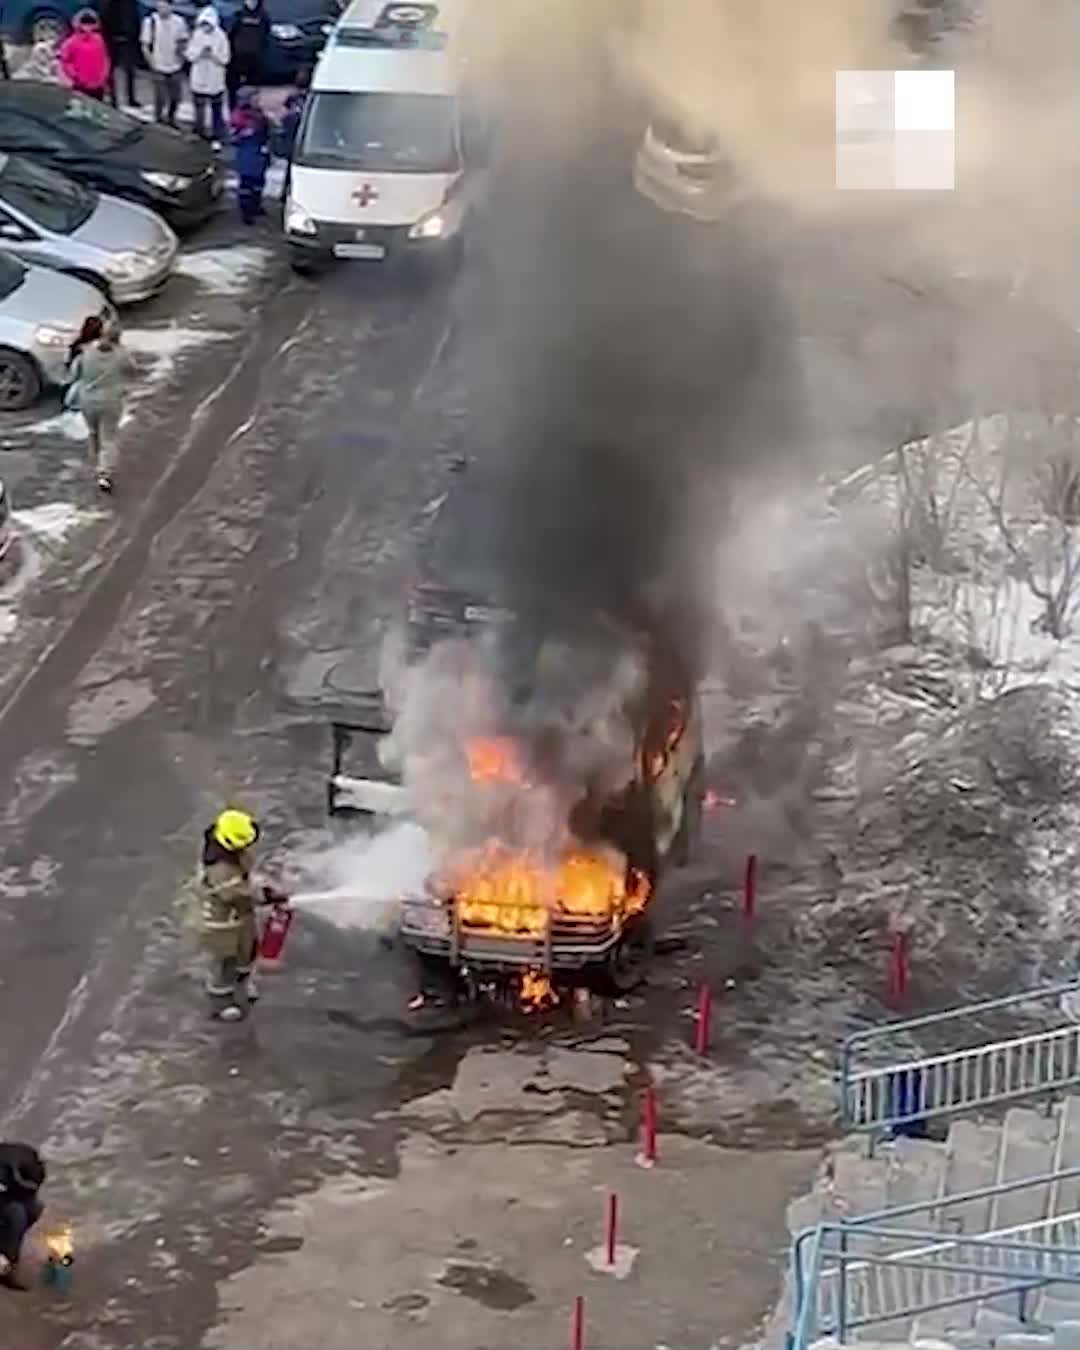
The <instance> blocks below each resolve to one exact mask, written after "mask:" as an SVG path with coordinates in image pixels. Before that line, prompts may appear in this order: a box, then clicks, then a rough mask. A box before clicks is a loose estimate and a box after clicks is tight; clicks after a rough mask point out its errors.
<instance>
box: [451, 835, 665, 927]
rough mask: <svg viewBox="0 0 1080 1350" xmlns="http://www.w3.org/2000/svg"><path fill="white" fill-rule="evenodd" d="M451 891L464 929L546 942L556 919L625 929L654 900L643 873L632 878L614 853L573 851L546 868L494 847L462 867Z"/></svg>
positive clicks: (540, 861) (531, 857) (537, 860)
mask: <svg viewBox="0 0 1080 1350" xmlns="http://www.w3.org/2000/svg"><path fill="white" fill-rule="evenodd" d="M452 885H453V893H454V897H455V902H456V905H457V914H458V920H459V921H460V923H461V924H462V925H463V926H464V927H467V928H479V929H485V930H487V931H488V932H491V933H498V934H502V935H506V936H528V937H539V936H542V935H543V934H544V933H545V932H546V931H547V928H548V925H549V923H550V921H551V919H552V918H553V917H558V918H559V919H561V920H563V921H573V920H575V919H576V920H581V921H596V920H607V921H612V922H618V923H621V922H623V921H624V920H625V919H627V918H629V917H630V916H631V915H633V914H638V913H640V912H641V910H643V909H644V908H645V905H646V903H647V902H648V899H649V883H648V879H647V878H646V877H645V875H644V873H642V872H638V871H636V870H631V871H630V872H629V873H628V872H627V868H626V865H625V861H624V860H623V859H622V858H620V856H619V855H618V854H617V853H615V852H614V851H613V850H611V851H601V850H589V849H581V848H579V849H571V850H570V851H568V852H567V853H566V854H565V855H564V856H563V858H562V859H561V861H560V862H558V863H546V862H545V861H544V860H543V859H541V858H538V857H537V856H535V855H533V854H530V853H527V852H517V851H514V850H511V849H508V848H506V847H505V846H503V845H501V844H491V845H489V846H488V847H487V848H485V849H481V850H480V851H479V852H478V853H475V854H473V855H472V856H471V857H469V858H466V859H463V860H462V861H461V864H460V866H459V868H458V870H457V874H456V877H455V878H454V880H453V882H452Z"/></svg>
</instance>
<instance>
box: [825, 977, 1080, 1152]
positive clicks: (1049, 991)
mask: <svg viewBox="0 0 1080 1350" xmlns="http://www.w3.org/2000/svg"><path fill="white" fill-rule="evenodd" d="M1069 995H1073V996H1074V997H1078V1001H1080V980H1071V981H1069V982H1067V983H1063V984H1056V985H1052V986H1048V987H1046V988H1043V989H1036V990H1029V991H1027V992H1025V993H1022V994H1013V995H1011V996H1009V997H1007V998H998V999H988V1000H986V1001H985V1002H982V1003H972V1004H968V1005H967V1006H965V1007H959V1008H952V1009H949V1010H947V1011H945V1012H940V1013H930V1014H928V1015H926V1016H923V1017H912V1018H907V1019H905V1020H903V1021H897V1022H886V1023H884V1024H883V1025H881V1026H878V1027H872V1028H869V1029H867V1030H862V1031H857V1032H855V1033H854V1034H853V1035H850V1036H848V1037H847V1039H846V1040H845V1041H844V1043H843V1047H842V1049H841V1054H840V1065H839V1073H838V1080H839V1081H838V1091H839V1108H840V1118H841V1121H842V1122H843V1124H844V1126H845V1127H846V1128H848V1129H851V1130H860V1131H865V1132H867V1133H869V1134H870V1136H871V1141H872V1140H873V1138H874V1136H875V1135H877V1134H880V1133H884V1132H885V1131H888V1130H889V1129H892V1128H895V1127H896V1126H902V1125H905V1124H909V1123H911V1122H913V1121H922V1120H927V1119H929V1118H931V1117H941V1116H946V1115H957V1114H961V1113H963V1112H965V1111H971V1110H977V1109H979V1108H981V1107H985V1106H988V1105H991V1104H993V1103H996V1102H1002V1101H1015V1100H1017V1099H1018V1098H1022V1097H1033V1096H1041V1095H1046V1094H1050V1093H1054V1092H1057V1091H1061V1090H1063V1089H1065V1088H1067V1087H1071V1086H1074V1085H1075V1084H1077V1083H1080V1022H1077V1021H1073V1020H1071V1018H1070V1016H1069V1014H1068V1013H1066V1012H1065V1011H1064V1009H1063V1006H1062V1000H1063V999H1065V998H1067V996H1069ZM1016 1015H1020V1016H1026V1017H1029V1018H1036V1019H1038V1020H1040V1021H1042V1022H1043V1023H1044V1029H1042V1030H1036V1031H1032V1032H1029V1033H1027V1034H1025V1035H1011V1036H1002V1032H1001V1028H1000V1027H999V1028H998V1030H997V1031H996V1033H995V1032H994V1031H993V1030H991V1029H990V1028H989V1026H988V1023H992V1022H994V1021H1000V1020H1001V1019H1006V1018H1010V1017H1012V1016H1016ZM1048 1020H1049V1021H1052V1022H1053V1023H1054V1025H1052V1026H1050V1027H1049V1028H1045V1023H1046V1022H1047V1021H1048ZM935 1043H936V1044H935Z"/></svg>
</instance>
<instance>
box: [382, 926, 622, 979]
mask: <svg viewBox="0 0 1080 1350" xmlns="http://www.w3.org/2000/svg"><path fill="white" fill-rule="evenodd" d="M621 936H622V934H621V931H619V930H617V929H615V928H610V929H608V930H606V932H605V933H604V935H603V936H602V937H592V936H590V937H589V938H588V939H587V940H574V939H570V938H567V939H565V940H562V939H559V940H556V941H553V942H551V943H550V944H549V943H548V942H547V940H546V939H545V938H543V937H535V938H531V937H499V936H496V935H492V934H487V933H484V934H480V933H476V934H473V933H469V934H465V935H463V936H462V937H461V939H460V940H459V942H458V943H457V944H456V945H455V943H454V941H453V940H452V939H451V938H449V937H439V936H437V935H435V934H432V933H424V932H418V931H415V930H410V929H408V928H407V927H403V928H402V930H401V939H402V941H403V942H404V943H405V945H406V946H407V947H409V948H411V950H413V951H415V952H418V953H419V954H420V955H422V956H429V957H439V958H442V959H443V960H445V961H447V962H448V963H451V964H453V965H457V966H470V967H473V968H474V969H477V968H479V969H487V970H492V971H499V970H501V971H512V970H545V971H549V972H556V973H557V972H559V971H566V972H570V971H576V970H584V969H585V968H586V967H587V966H596V965H602V964H603V963H604V962H606V961H607V960H608V958H609V957H610V955H611V953H612V952H613V951H614V949H615V947H616V946H617V945H618V943H619V939H620V937H621Z"/></svg>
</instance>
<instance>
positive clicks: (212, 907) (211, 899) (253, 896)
mask: <svg viewBox="0 0 1080 1350" xmlns="http://www.w3.org/2000/svg"><path fill="white" fill-rule="evenodd" d="M258 837H259V827H258V825H257V824H256V822H255V821H254V820H253V819H252V817H251V816H249V815H248V814H247V812H246V811H238V810H236V809H235V808H234V807H229V808H227V809H226V810H224V811H222V813H221V814H220V815H219V816H218V818H217V819H216V820H215V821H214V823H213V824H212V825H211V826H209V827H208V828H207V830H206V833H205V834H204V836H203V847H202V859H201V861H200V865H199V898H200V914H199V928H200V931H201V934H202V940H203V945H204V947H205V948H206V952H207V957H208V968H207V978H206V992H207V995H208V996H209V999H210V1011H211V1015H212V1016H213V1017H215V1018H216V1019H218V1020H219V1021H222V1022H239V1021H241V1020H242V1019H243V1018H244V1017H246V1016H247V1013H248V1010H249V1008H250V1007H251V1005H252V1004H253V1003H254V1002H255V1000H256V999H257V998H258V991H257V990H256V988H255V979H254V974H253V972H254V967H255V957H256V953H257V950H258V943H259V930H258V925H257V923H256V917H255V911H256V908H258V907H260V906H264V905H284V904H286V903H288V902H287V898H286V896H284V895H283V894H282V893H281V891H279V890H277V889H276V888H275V887H273V886H262V887H259V886H257V885H256V884H255V882H253V881H252V877H251V870H252V865H253V862H254V858H253V855H252V848H253V846H254V844H255V841H256V839H258Z"/></svg>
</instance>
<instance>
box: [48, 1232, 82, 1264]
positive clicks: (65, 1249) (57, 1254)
mask: <svg viewBox="0 0 1080 1350" xmlns="http://www.w3.org/2000/svg"><path fill="white" fill-rule="evenodd" d="M45 1250H46V1252H48V1255H49V1260H50V1261H52V1262H54V1263H55V1264H56V1265H60V1266H69V1265H71V1263H72V1261H74V1259H75V1244H74V1242H73V1241H72V1236H71V1227H70V1225H68V1224H65V1225H64V1227H63V1228H58V1229H56V1231H55V1232H53V1233H49V1234H48V1235H47V1237H46V1238H45Z"/></svg>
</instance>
